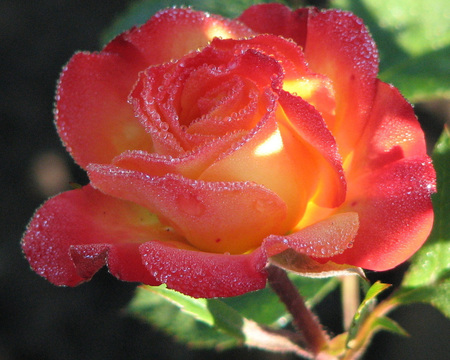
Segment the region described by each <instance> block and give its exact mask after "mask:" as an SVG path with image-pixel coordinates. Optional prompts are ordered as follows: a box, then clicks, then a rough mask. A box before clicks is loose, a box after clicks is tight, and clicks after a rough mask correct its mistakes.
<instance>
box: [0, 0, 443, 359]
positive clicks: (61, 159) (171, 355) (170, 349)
mask: <svg viewBox="0 0 450 360" xmlns="http://www.w3.org/2000/svg"><path fill="white" fill-rule="evenodd" d="M127 5H128V2H126V1H118V0H102V1H100V0H95V1H94V0H92V1H70V0H60V1H57V0H54V1H50V0H47V1H39V0H29V1H26V0H21V1H18V0H0V52H1V53H0V55H1V56H0V141H1V142H0V149H1V151H0V170H1V171H0V200H1V203H0V226H1V237H0V360H10V359H14V360H19V359H20V360H25V359H26V360H29V359H30V360H31V359H33V360H35V359H42V360H47V359H48V360H50V359H51V360H53V359H55V360H56V359H67V360H70V359H130V360H132V359H187V360H188V359H230V358H234V359H249V358H252V359H291V358H292V357H291V356H281V355H273V354H265V353H262V352H259V351H256V350H247V349H241V350H233V351H227V352H223V353H218V354H217V353H213V352H208V351H193V350H189V349H187V348H186V347H184V346H183V345H180V344H177V343H175V342H174V341H173V340H171V339H170V338H169V337H167V336H165V335H164V334H162V333H161V332H159V331H157V330H154V329H152V328H151V327H150V326H149V325H147V324H145V323H142V322H140V321H139V320H137V319H135V318H132V317H131V316H129V315H127V314H126V312H125V311H124V308H125V306H126V304H127V303H128V301H129V300H130V299H131V297H132V295H133V289H134V287H135V284H127V283H122V282H119V281H117V280H115V279H114V278H113V277H111V276H110V275H109V274H108V273H107V271H101V272H100V273H99V274H97V275H96V276H95V277H94V279H93V280H92V281H91V282H89V283H86V284H83V285H81V286H79V287H77V288H58V287H55V286H53V285H51V284H49V283H48V282H47V281H45V280H44V279H42V278H40V277H39V276H37V275H36V274H35V273H33V272H32V271H31V270H30V269H29V267H28V263H27V261H26V260H25V259H24V258H23V256H22V253H21V250H20V238H21V236H22V233H23V231H24V229H25V227H26V224H27V222H28V221H29V219H30V218H31V216H32V214H33V212H34V210H35V209H36V208H37V207H38V206H39V205H40V204H41V203H42V202H43V201H44V200H45V199H46V198H47V197H48V196H50V195H53V194H55V193H57V192H60V191H63V190H66V189H67V188H68V185H67V184H68V182H69V181H75V182H80V183H85V182H86V178H85V176H84V174H83V172H82V171H80V169H79V168H77V166H76V165H74V164H73V162H72V160H71V159H70V157H69V156H68V155H67V154H66V153H65V151H64V149H63V147H62V146H61V143H60V140H59V139H58V137H57V135H56V131H55V128H54V125H53V123H52V108H53V98H54V89H55V84H56V79H57V78H58V75H59V72H60V70H61V68H62V66H63V65H64V64H65V63H66V62H67V61H68V59H69V58H70V56H71V55H72V54H73V52H74V51H76V50H79V49H81V50H90V51H94V50H98V49H99V45H98V38H99V34H100V33H101V31H102V30H103V29H104V28H105V27H106V26H107V25H109V24H110V23H111V22H112V21H113V19H114V18H115V17H116V16H117V15H118V14H119V13H120V12H121V11H123V10H124V9H126V7H127ZM417 112H418V115H419V118H420V120H421V122H422V124H423V126H424V128H425V129H426V131H427V133H428V134H429V136H430V138H431V140H432V141H433V139H435V138H436V136H437V135H438V134H439V131H440V129H441V127H442V124H443V122H444V121H445V120H446V119H448V113H449V105H448V103H445V102H434V103H428V104H421V105H419V106H418V107H417ZM405 269H406V266H402V267H401V268H400V269H397V270H395V271H391V272H388V273H385V274H378V275H376V276H377V277H378V278H382V279H383V280H384V281H388V282H398V281H399V280H400V279H401V276H402V272H403V271H404V270H405ZM337 301H339V300H338V296H337V294H332V295H331V296H329V297H328V299H327V301H325V303H324V304H321V306H320V307H319V308H318V309H317V311H318V312H319V313H320V315H321V317H322V318H323V319H324V323H325V324H326V325H327V326H328V327H329V329H331V330H332V331H335V332H338V331H341V329H340V328H339V323H340V318H339V316H338V315H336V314H335V313H333V311H334V310H333V309H335V308H336V306H337V304H336V302H337ZM392 316H393V317H394V318H395V319H396V320H397V321H398V322H399V323H400V324H401V325H402V326H403V327H404V328H405V329H406V330H407V331H408V332H409V333H410V334H411V338H401V337H398V336H395V335H390V334H384V333H383V334H380V335H377V336H376V338H375V342H374V344H373V345H372V347H371V349H370V351H369V354H368V355H367V356H366V357H365V359H412V360H414V359H435V360H439V359H442V360H444V359H447V358H448V354H449V353H450V347H449V344H448V340H449V334H450V322H448V321H447V320H445V319H444V318H443V316H442V315H441V314H440V313H439V312H438V311H436V310H434V309H433V308H431V307H428V306H425V305H414V306H409V307H404V308H400V309H398V310H397V311H395V312H394V313H393V314H392Z"/></svg>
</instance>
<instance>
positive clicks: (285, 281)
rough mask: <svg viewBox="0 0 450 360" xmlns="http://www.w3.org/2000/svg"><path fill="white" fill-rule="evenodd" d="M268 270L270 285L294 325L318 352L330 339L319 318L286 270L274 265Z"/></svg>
mask: <svg viewBox="0 0 450 360" xmlns="http://www.w3.org/2000/svg"><path fill="white" fill-rule="evenodd" d="M266 270H267V272H268V275H269V277H268V280H269V285H270V286H271V287H272V289H273V290H274V291H275V293H276V294H277V295H278V297H279V298H280V300H281V301H282V302H283V303H284V305H285V306H286V309H287V310H288V311H289V313H290V314H291V315H292V318H293V323H294V326H295V327H296V328H297V330H298V331H299V332H300V333H301V334H302V335H303V338H304V339H305V343H306V346H307V347H308V348H309V349H310V350H311V351H312V352H314V353H315V354H318V353H319V352H320V350H322V349H323V348H324V347H325V345H326V344H327V343H328V340H329V338H328V336H327V334H326V333H325V331H323V329H322V325H321V324H320V323H319V321H318V318H317V317H316V315H314V314H313V313H312V312H311V310H309V309H308V308H307V307H306V305H305V301H304V300H303V297H302V296H301V295H300V294H299V292H298V289H297V288H296V287H295V286H294V284H293V283H292V282H291V280H290V279H289V278H288V276H287V274H286V271H284V270H283V269H281V268H279V267H276V266H274V265H270V266H269V267H268V268H267V269H266Z"/></svg>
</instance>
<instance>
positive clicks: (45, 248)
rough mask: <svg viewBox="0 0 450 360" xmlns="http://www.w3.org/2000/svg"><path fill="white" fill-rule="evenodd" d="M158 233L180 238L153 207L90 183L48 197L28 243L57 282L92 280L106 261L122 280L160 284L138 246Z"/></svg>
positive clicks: (39, 267) (37, 264)
mask: <svg viewBox="0 0 450 360" xmlns="http://www.w3.org/2000/svg"><path fill="white" fill-rule="evenodd" d="M155 238H156V239H161V240H179V237H176V236H174V235H172V233H168V232H167V231H166V229H165V228H161V225H158V223H157V221H156V220H155V217H154V216H153V215H151V214H149V213H148V211H147V210H145V209H143V208H141V207H139V206H137V205H135V204H131V203H128V202H125V201H122V200H117V199H114V198H112V197H109V196H105V195H103V194H102V193H100V192H98V191H96V190H94V189H92V187H90V186H86V187H83V188H82V189H79V190H73V191H69V192H66V193H63V194H61V195H58V196H56V197H54V198H52V199H50V200H48V201H47V202H46V203H45V204H44V205H43V206H42V207H41V208H40V209H39V210H38V211H37V212H36V214H35V216H34V217H33V219H32V220H31V222H30V224H29V226H28V230H27V232H26V233H25V236H24V238H23V242H22V248H23V251H24V253H25V255H26V257H27V259H28V261H29V262H30V265H31V267H32V268H33V269H34V270H35V271H36V272H37V273H38V274H40V275H41V276H44V277H45V278H47V279H48V280H49V281H50V282H52V283H54V284H56V285H68V286H75V285H77V284H79V283H80V282H83V281H86V280H89V279H90V278H91V277H92V276H93V275H94V273H95V272H96V271H97V270H98V269H100V268H101V267H102V266H103V265H104V264H105V262H106V263H107V264H108V266H109V269H110V271H111V273H112V274H113V275H115V276H117V277H119V278H120V279H122V280H126V281H139V282H144V283H147V284H157V282H156V281H155V279H154V278H153V277H152V276H151V275H150V274H149V273H148V272H147V271H146V269H145V267H144V266H143V265H142V261H141V260H140V256H139V252H138V245H139V244H141V243H143V242H145V241H148V240H153V239H155Z"/></svg>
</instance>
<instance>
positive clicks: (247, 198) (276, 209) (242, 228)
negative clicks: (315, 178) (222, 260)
mask: <svg viewBox="0 0 450 360" xmlns="http://www.w3.org/2000/svg"><path fill="white" fill-rule="evenodd" d="M88 172H89V178H90V179H91V182H92V184H93V186H95V187H97V188H98V189H100V190H101V191H102V192H105V193H107V194H109V195H112V196H116V197H118V198H122V199H126V200H129V201H132V202H135V203H137V204H139V205H141V206H144V207H146V208H148V209H149V210H150V211H151V212H152V213H155V214H157V215H158V216H159V217H160V219H161V220H162V221H164V222H165V223H167V224H169V225H170V226H172V227H173V228H175V230H176V231H177V233H179V234H181V235H183V236H184V237H185V238H186V239H187V240H188V241H189V243H191V244H192V245H193V246H194V247H196V248H197V249H200V250H203V251H208V252H215V253H224V252H229V253H232V254H239V253H244V252H246V251H249V250H251V249H254V248H256V247H258V246H259V245H260V244H261V242H262V240H263V239H264V237H266V236H267V235H269V234H279V233H280V231H281V230H282V229H281V227H282V224H283V221H284V219H285V217H286V205H285V204H284V202H283V201H282V200H281V199H280V198H279V197H278V196H277V195H275V194H274V193H272V192H271V191H270V190H267V189H266V188H264V187H263V186H260V185H256V184H254V183H251V182H205V181H196V180H190V179H186V178H183V177H181V176H177V175H172V174H168V175H166V176H164V177H151V176H148V175H146V174H143V173H140V172H137V171H130V170H123V169H120V168H117V167H114V166H106V165H105V166H102V165H90V166H89V170H88Z"/></svg>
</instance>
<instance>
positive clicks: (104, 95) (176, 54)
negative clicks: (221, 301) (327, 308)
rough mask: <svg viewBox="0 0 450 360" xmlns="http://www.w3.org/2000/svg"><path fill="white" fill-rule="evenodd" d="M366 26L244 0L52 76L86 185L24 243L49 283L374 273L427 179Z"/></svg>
mask: <svg viewBox="0 0 450 360" xmlns="http://www.w3.org/2000/svg"><path fill="white" fill-rule="evenodd" d="M377 73H378V56H377V50H376V47H375V44H374V42H373V40H372V38H371V36H370V34H369V33H368V31H367V29H366V28H365V26H364V24H363V23H362V21H361V20H360V19H359V18H357V17H356V16H354V15H353V14H351V13H348V12H343V11H339V10H329V11H319V10H317V9H313V8H308V9H299V10H296V11H292V10H290V9H289V8H287V7H285V6H283V5H280V4H264V5H256V6H252V7H250V8H249V9H247V10H246V11H244V13H243V14H242V15H241V16H240V17H239V18H237V19H235V20H230V19H224V18H222V17H220V16H217V15H212V14H207V13H204V12H198V11H193V10H191V9H167V10H163V11H161V12H159V13H157V14H156V15H155V16H153V17H152V18H151V19H150V20H149V21H148V22H147V23H146V24H144V25H143V26H141V27H138V28H132V29H130V30H129V31H127V32H125V33H123V34H121V35H119V36H118V37H116V38H115V39H114V40H112V41H111V42H110V43H109V44H108V45H106V47H105V48H104V49H103V50H102V51H101V52H99V53H87V52H79V53H77V54H75V55H74V56H73V57H72V59H71V60H70V61H69V63H68V64H67V66H66V67H65V68H64V69H63V72H62V74H61V78H60V80H59V83H58V89H57V103H56V111H55V114H56V125H57V128H58V132H59V135H60V137H61V139H62V140H63V142H64V144H65V146H66V148H67V150H68V151H69V152H70V154H71V155H72V156H73V158H74V159H75V161H76V162H77V163H78V164H79V165H80V166H81V167H82V168H84V169H86V170H87V173H88V175H89V179H90V184H89V185H87V186H84V187H82V188H80V189H76V190H72V191H68V192H65V193H62V194H60V195H57V196H55V197H54V198H52V199H50V200H48V201H47V202H46V203H45V204H44V205H43V206H42V207H41V208H40V209H39V210H38V211H37V212H36V214H35V215H34V217H33V219H32V220H31V222H30V224H29V226H28V230H27V232H26V234H25V236H24V239H23V242H22V247H23V250H24V253H25V255H26V257H27V259H28V261H29V263H30V264H31V267H32V268H33V269H34V271H36V272H37V273H38V274H40V275H42V276H44V277H45V278H47V279H48V280H49V281H50V282H52V283H54V284H57V285H68V286H75V285H77V284H79V283H81V282H83V281H86V280H89V279H90V278H91V277H92V276H93V275H94V273H95V272H97V271H98V270H99V269H100V268H101V267H102V266H104V265H105V264H106V265H107V266H108V268H109V271H110V273H111V274H113V275H114V276H116V277H117V278H119V279H121V280H125V281H135V282H142V283H145V284H150V285H158V284H161V283H165V284H167V286H168V287H169V288H172V289H175V290H177V291H180V292H182V293H184V294H188V295H191V296H194V297H225V296H234V295H239V294H243V293H246V292H248V291H253V290H257V289H261V288H263V287H264V286H265V284H266V278H267V274H266V272H265V270H264V269H265V267H266V266H267V264H268V263H269V262H270V263H274V264H276V265H278V266H280V267H283V268H285V269H289V270H292V271H296V272H298V273H300V274H303V275H310V276H327V275H333V274H338V273H342V271H344V270H346V271H348V269H350V270H352V269H353V270H354V269H358V268H365V269H371V270H378V271H381V270H386V269H391V268H393V267H395V266H396V265H398V264H400V263H401V262H403V261H405V260H406V259H408V258H409V257H410V256H411V255H412V254H413V253H414V252H415V251H416V250H417V249H418V248H419V247H420V246H421V245H422V244H423V242H424V241H425V239H426V238H427V236H428V234H429V232H430V229H431V227H432V222H433V211H432V205H431V201H430V194H431V193H432V192H434V191H435V173H434V170H433V167H432V164H431V161H430V159H429V157H428V156H427V155H426V150H425V141H424V134H423V132H422V130H421V128H420V125H419V123H418V121H417V119H416V117H415V115H414V112H413V109H412V107H411V105H410V104H409V103H408V102H407V101H406V100H405V99H404V98H403V97H402V95H401V94H400V93H399V92H398V90H397V89H396V88H394V87H393V86H391V85H389V84H386V83H384V82H382V81H380V80H378V79H377V78H376V76H377Z"/></svg>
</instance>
